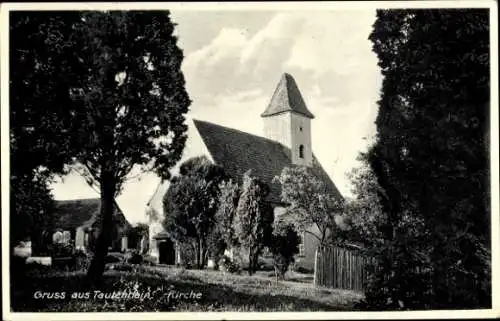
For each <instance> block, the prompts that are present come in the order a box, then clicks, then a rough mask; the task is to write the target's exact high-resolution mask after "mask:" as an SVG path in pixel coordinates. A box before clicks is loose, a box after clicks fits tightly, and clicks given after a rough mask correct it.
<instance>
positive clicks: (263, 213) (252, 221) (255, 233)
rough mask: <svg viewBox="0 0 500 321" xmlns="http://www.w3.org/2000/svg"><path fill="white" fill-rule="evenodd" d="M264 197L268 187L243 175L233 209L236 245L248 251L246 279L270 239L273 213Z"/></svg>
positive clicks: (248, 172) (248, 174) (255, 266)
mask: <svg viewBox="0 0 500 321" xmlns="http://www.w3.org/2000/svg"><path fill="white" fill-rule="evenodd" d="M268 195H269V187H268V186H267V185H266V184H265V183H264V182H262V181H261V180H260V179H258V178H256V177H255V176H253V175H252V173H251V171H250V170H249V171H247V172H246V173H245V174H244V177H243V186H242V191H241V196H240V199H239V202H238V207H237V209H236V217H235V232H236V234H237V235H238V238H239V241H240V244H241V245H242V246H243V247H245V248H247V249H248V251H249V254H248V260H249V263H248V264H249V266H248V273H249V274H250V275H252V274H253V273H254V272H255V271H256V269H257V264H258V258H259V255H260V253H261V252H262V250H263V249H264V247H265V246H267V245H269V244H270V242H271V238H272V230H273V226H272V224H273V220H274V213H273V208H272V206H271V205H270V204H269V203H268V202H267V200H266V197H267V196H268Z"/></svg>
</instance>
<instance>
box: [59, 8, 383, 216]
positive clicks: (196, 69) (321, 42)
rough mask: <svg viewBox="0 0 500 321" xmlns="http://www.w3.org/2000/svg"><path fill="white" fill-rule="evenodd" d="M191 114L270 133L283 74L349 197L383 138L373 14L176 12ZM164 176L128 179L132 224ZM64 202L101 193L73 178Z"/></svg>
mask: <svg viewBox="0 0 500 321" xmlns="http://www.w3.org/2000/svg"><path fill="white" fill-rule="evenodd" d="M171 18H172V20H173V21H174V22H175V23H176V24H177V26H176V35H177V36H178V38H179V42H178V45H179V47H180V48H181V49H182V50H183V52H184V56H185V58H184V61H183V64H182V71H183V73H184V76H185V78H186V87H187V91H188V94H189V96H190V98H191V100H192V104H191V106H190V111H189V113H188V117H190V118H195V119H200V120H206V121H210V122H214V123H217V124H220V125H223V126H228V127H232V128H236V129H239V130H243V131H246V132H249V133H252V134H256V135H263V122H262V119H261V118H260V114H261V113H262V112H263V111H264V109H265V108H266V106H267V104H268V103H269V101H270V99H271V95H272V94H273V91H274V89H275V87H276V85H277V84H278V82H279V79H280V78H281V75H282V74H283V73H284V72H288V73H290V74H291V75H292V76H293V77H294V78H295V80H296V82H297V85H298V87H299V89H300V91H301V93H302V96H303V98H304V100H305V102H306V105H307V107H308V108H309V110H310V111H311V112H312V113H313V114H314V115H315V119H313V120H312V125H311V126H312V149H313V152H314V153H315V155H316V157H317V158H318V160H319V161H320V163H321V164H322V166H323V168H324V169H325V170H326V172H327V173H328V174H329V175H330V177H331V178H332V180H333V181H334V182H335V184H336V185H337V187H338V188H339V190H340V192H341V193H342V194H343V195H344V196H350V193H351V190H350V188H351V185H350V182H349V180H348V179H347V177H346V173H347V172H349V171H350V170H352V169H353V168H354V167H356V166H358V163H357V161H356V157H357V155H358V154H359V153H360V152H362V151H364V150H366V147H367V145H368V143H369V140H370V138H372V137H373V136H374V135H375V131H376V128H375V124H374V121H375V118H376V115H377V104H376V102H377V100H378V99H379V91H380V86H381V80H382V76H381V74H380V70H379V68H378V66H377V58H376V55H375V54H374V53H373V52H372V51H371V42H370V41H369V40H368V36H369V34H370V32H371V28H372V24H373V22H374V20H375V11H372V10H350V11H346V10H342V11H304V10H303V11H261V10H259V11H253V12H252V11H191V10H190V11H172V13H171ZM158 183H159V178H158V177H156V176H155V175H153V174H144V175H142V176H140V177H139V178H137V179H135V180H133V181H130V182H128V183H127V184H126V185H125V186H124V189H123V191H122V193H121V194H120V195H119V196H118V197H117V202H118V205H119V206H120V208H121V209H122V211H123V212H124V214H125V216H126V217H127V219H128V220H129V221H130V222H131V223H132V224H135V223H138V222H146V216H145V210H146V203H147V202H148V200H149V198H150V197H151V196H152V194H153V192H154V191H155V189H156V187H157V185H158ZM52 194H53V195H54V198H55V199H56V200H63V199H77V198H89V197H98V196H99V195H98V193H97V192H96V191H95V190H94V189H92V188H90V187H89V186H88V185H87V183H86V182H85V180H84V179H83V178H81V177H80V176H78V175H77V174H74V173H73V174H70V175H67V176H65V177H62V178H58V180H57V181H56V182H55V183H54V184H53V185H52Z"/></svg>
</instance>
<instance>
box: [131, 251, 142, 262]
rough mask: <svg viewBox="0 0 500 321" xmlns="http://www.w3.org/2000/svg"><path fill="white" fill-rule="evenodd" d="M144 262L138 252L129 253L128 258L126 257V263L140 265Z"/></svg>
mask: <svg viewBox="0 0 500 321" xmlns="http://www.w3.org/2000/svg"><path fill="white" fill-rule="evenodd" d="M143 261H144V258H143V256H142V255H141V254H140V253H139V252H138V251H131V253H130V256H129V257H127V263H130V264H141V263H142V262H143Z"/></svg>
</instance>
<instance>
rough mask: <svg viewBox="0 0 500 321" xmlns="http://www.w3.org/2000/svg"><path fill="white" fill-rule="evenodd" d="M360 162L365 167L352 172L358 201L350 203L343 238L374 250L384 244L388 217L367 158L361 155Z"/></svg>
mask: <svg viewBox="0 0 500 321" xmlns="http://www.w3.org/2000/svg"><path fill="white" fill-rule="evenodd" d="M358 160H359V161H361V165H360V166H359V167H356V168H354V169H353V170H352V171H351V172H349V173H348V178H349V180H350V182H351V184H352V186H353V188H352V194H353V195H354V198H352V199H349V200H346V204H345V207H344V214H343V215H342V222H343V225H344V228H343V229H342V230H341V231H340V235H341V237H342V238H343V240H344V241H348V242H352V243H357V244H362V245H364V246H365V247H366V248H371V247H374V246H379V245H380V244H381V243H383V235H382V233H381V227H382V224H384V223H385V222H386V220H387V217H386V214H385V213H384V212H383V211H382V208H381V204H380V202H381V201H380V199H379V193H380V192H381V188H380V186H379V185H378V184H377V178H376V177H375V175H374V173H373V171H372V170H371V168H370V166H369V164H368V163H367V160H366V155H363V154H362V155H360V156H359V157H358Z"/></svg>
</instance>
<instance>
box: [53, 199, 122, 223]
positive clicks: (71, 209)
mask: <svg viewBox="0 0 500 321" xmlns="http://www.w3.org/2000/svg"><path fill="white" fill-rule="evenodd" d="M100 210H101V199H100V198H87V199H76V200H64V201H55V210H54V213H53V215H54V227H55V228H62V229H74V228H77V227H84V228H85V227H91V226H92V224H94V222H95V221H96V218H97V217H98V216H99V213H100ZM114 215H115V218H116V219H117V220H118V222H120V224H121V225H122V226H127V227H128V226H130V223H129V222H128V221H127V219H126V218H125V216H124V215H123V213H122V211H121V210H120V208H119V207H118V204H116V202H115V213H114Z"/></svg>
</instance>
